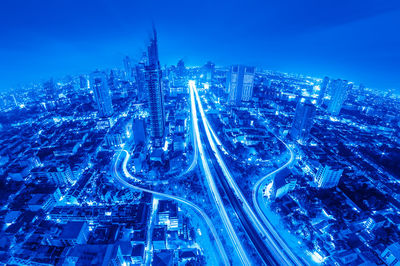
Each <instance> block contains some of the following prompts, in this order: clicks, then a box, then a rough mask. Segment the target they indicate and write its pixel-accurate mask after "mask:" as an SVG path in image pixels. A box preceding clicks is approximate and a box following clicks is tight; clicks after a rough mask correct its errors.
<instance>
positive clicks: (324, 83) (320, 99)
mask: <svg viewBox="0 0 400 266" xmlns="http://www.w3.org/2000/svg"><path fill="white" fill-rule="evenodd" d="M328 85H329V78H328V77H325V78H324V79H323V80H322V83H321V85H320V90H319V95H318V99H317V105H318V106H321V105H322V104H323V102H324V97H325V93H326V89H327V88H328Z"/></svg>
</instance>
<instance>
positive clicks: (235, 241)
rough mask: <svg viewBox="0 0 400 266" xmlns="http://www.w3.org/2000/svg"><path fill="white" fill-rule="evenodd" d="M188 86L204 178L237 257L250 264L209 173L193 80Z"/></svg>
mask: <svg viewBox="0 0 400 266" xmlns="http://www.w3.org/2000/svg"><path fill="white" fill-rule="evenodd" d="M189 88H190V101H191V106H192V117H193V121H195V123H194V132H195V136H196V141H197V146H198V151H199V155H200V159H201V163H202V166H203V171H204V174H205V176H206V180H207V183H208V186H209V188H210V191H211V195H212V198H213V200H214V202H215V204H216V207H217V209H218V212H219V214H220V216H221V219H222V222H223V223H224V226H225V228H226V230H227V232H228V235H229V238H230V239H231V241H232V243H233V247H234V249H235V251H236V253H237V254H238V256H239V259H240V260H241V262H242V264H243V265H251V263H250V260H249V259H248V257H247V254H246V252H245V251H244V249H243V246H242V244H241V242H240V241H239V238H238V237H237V235H236V232H235V230H234V228H233V226H232V223H231V221H230V219H229V217H228V215H227V213H226V210H225V206H224V204H223V202H222V199H221V195H220V194H219V191H218V188H217V186H216V184H215V181H214V178H213V177H212V175H211V170H210V167H209V165H208V162H207V159H206V156H205V152H204V150H203V146H202V144H201V139H200V132H199V126H198V119H197V111H196V101H195V99H194V91H195V88H196V87H195V84H194V81H189Z"/></svg>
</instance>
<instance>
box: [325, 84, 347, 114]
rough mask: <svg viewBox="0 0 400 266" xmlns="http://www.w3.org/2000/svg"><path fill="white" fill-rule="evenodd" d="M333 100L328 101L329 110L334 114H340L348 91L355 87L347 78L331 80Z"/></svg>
mask: <svg viewBox="0 0 400 266" xmlns="http://www.w3.org/2000/svg"><path fill="white" fill-rule="evenodd" d="M330 87H331V100H330V101H329V103H328V108H327V111H328V112H329V113H331V114H332V115H338V114H339V113H340V109H341V108H342V105H343V103H344V101H345V100H346V98H347V94H348V91H349V90H350V89H351V88H352V87H353V85H352V84H349V83H348V82H347V81H346V80H341V79H336V80H333V81H332V82H331V86H330Z"/></svg>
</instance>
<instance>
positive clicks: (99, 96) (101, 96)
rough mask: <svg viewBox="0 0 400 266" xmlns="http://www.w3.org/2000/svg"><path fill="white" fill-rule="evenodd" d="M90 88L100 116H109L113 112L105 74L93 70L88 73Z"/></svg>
mask: <svg viewBox="0 0 400 266" xmlns="http://www.w3.org/2000/svg"><path fill="white" fill-rule="evenodd" d="M90 88H91V89H92V90H93V93H94V99H95V101H96V104H97V110H98V111H99V116H100V117H109V116H111V115H112V114H113V112H114V110H113V106H112V101H111V93H110V89H109V87H108V80H107V76H106V74H105V73H104V72H100V71H95V72H93V73H92V74H90Z"/></svg>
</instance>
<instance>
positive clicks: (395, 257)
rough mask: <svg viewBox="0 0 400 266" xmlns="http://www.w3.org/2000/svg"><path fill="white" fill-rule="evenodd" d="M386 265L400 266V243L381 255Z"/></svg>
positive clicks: (388, 248) (392, 245)
mask: <svg viewBox="0 0 400 266" xmlns="http://www.w3.org/2000/svg"><path fill="white" fill-rule="evenodd" d="M381 258H382V259H383V261H384V262H385V264H386V265H390V266H400V243H399V242H395V243H393V244H391V245H390V246H388V247H387V248H386V249H385V250H384V251H383V252H382V254H381Z"/></svg>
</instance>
